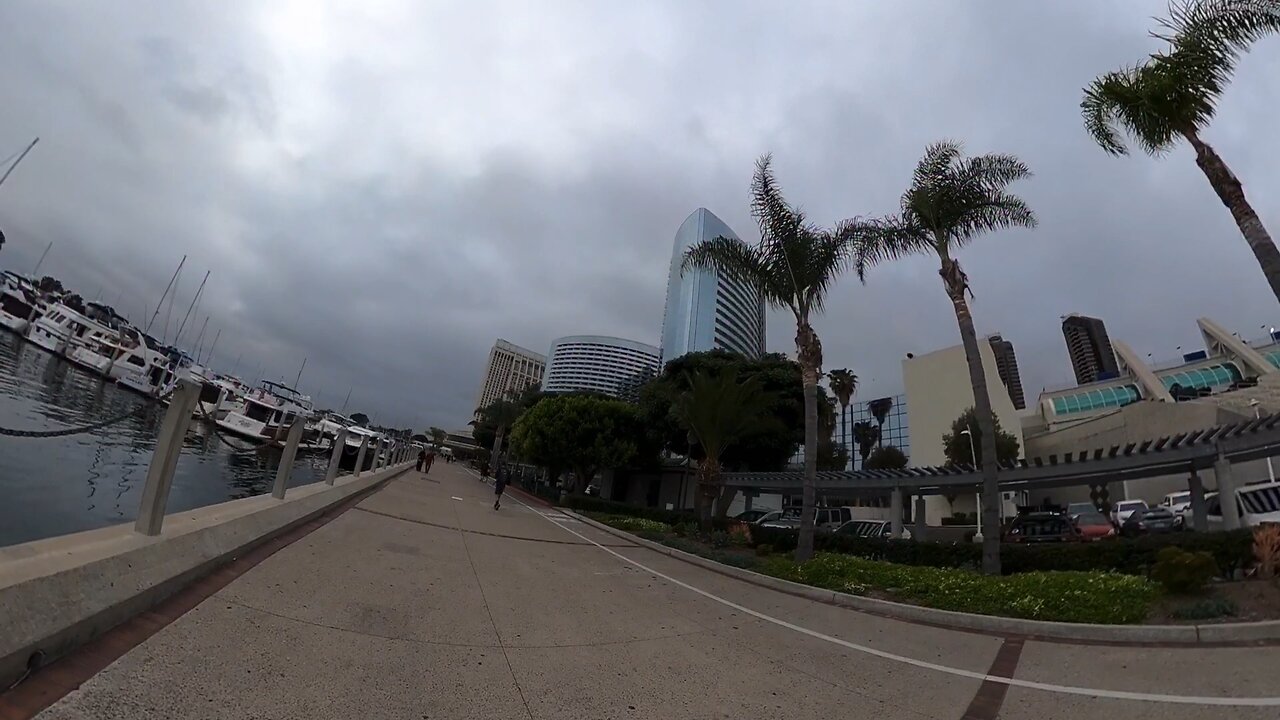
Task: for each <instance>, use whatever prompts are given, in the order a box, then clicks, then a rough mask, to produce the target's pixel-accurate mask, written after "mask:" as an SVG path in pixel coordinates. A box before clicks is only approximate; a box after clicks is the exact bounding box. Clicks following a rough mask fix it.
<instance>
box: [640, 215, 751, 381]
mask: <svg viewBox="0 0 1280 720" xmlns="http://www.w3.org/2000/svg"><path fill="white" fill-rule="evenodd" d="M717 237H727V238H733V239H734V240H739V241H740V239H739V238H738V236H737V234H736V233H734V232H733V230H732V229H730V228H729V226H728V225H726V224H725V223H724V221H723V220H721V219H720V218H718V217H716V216H715V215H713V214H712V213H711V211H710V210H708V209H706V208H698V209H697V210H694V211H693V214H691V215H689V217H687V218H685V221H684V222H683V223H681V225H680V229H679V230H677V231H676V239H675V247H674V248H673V249H672V252H671V269H670V273H669V274H668V276H667V304H666V310H665V311H664V313H663V317H662V361H663V362H667V361H669V360H674V359H675V358H678V357H680V356H681V355H684V354H686V353H691V352H700V351H704V350H714V349H716V348H720V349H723V350H731V351H733V352H736V353H741V354H742V355H745V356H747V357H750V358H755V357H759V356H760V355H762V354H764V300H762V299H761V298H760V295H759V294H758V293H756V292H754V291H752V290H751V288H749V287H747V286H746V285H744V284H742V283H740V282H736V281H734V280H730V279H729V278H725V277H721V276H720V274H719V273H717V272H715V271H710V270H701V271H699V270H690V271H688V272H686V273H684V274H683V275H681V273H680V265H681V263H683V262H684V253H685V251H686V250H688V249H689V248H691V247H693V246H694V245H697V244H698V243H700V242H702V241H703V240H712V239H714V238H717Z"/></svg>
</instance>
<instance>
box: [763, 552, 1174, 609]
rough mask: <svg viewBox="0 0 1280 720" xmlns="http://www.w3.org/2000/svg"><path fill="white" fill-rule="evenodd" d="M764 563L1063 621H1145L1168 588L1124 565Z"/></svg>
mask: <svg viewBox="0 0 1280 720" xmlns="http://www.w3.org/2000/svg"><path fill="white" fill-rule="evenodd" d="M760 570H761V572H764V573H766V574H769V575H773V576H775V577H780V578H783V579H785V580H791V581H794V582H800V583H804V584H806V585H813V586H815V587H820V588H826V589H828V590H838V591H840V592H846V593H851V594H854V595H865V594H868V593H871V592H876V593H877V594H880V595H883V596H886V597H888V598H890V599H894V600H903V601H907V602H912V603H915V604H918V605H924V606H926V607H932V608H938V609H940V610H955V611H957V612H967V613H976V614H979V615H997V616H1001V617H1015V618H1026V619H1028V620H1045V621H1058V622H1077V623H1100V624H1107V625H1121V624H1130V623H1139V622H1142V621H1143V619H1145V618H1146V616H1147V613H1148V612H1149V611H1150V609H1151V605H1152V603H1153V602H1155V600H1156V599H1157V598H1158V597H1159V595H1160V590H1159V588H1158V587H1157V586H1156V585H1155V584H1154V583H1152V582H1150V581H1148V580H1146V579H1144V578H1140V577H1134V576H1131V575H1121V574H1117V573H1103V572H1027V573H1020V574H1017V575H1007V576H1003V577H990V576H987V575H981V574H978V573H976V572H972V571H969V570H960V569H952V568H935V567H919V566H909V565H895V564H893V563H887V562H880V561H876V560H865V559H862V558H856V557H851V556H848V555H832V554H825V553H824V554H820V555H818V556H817V557H816V558H814V559H813V560H810V561H809V562H807V563H804V564H802V565H796V564H795V563H793V562H790V561H788V560H786V559H783V558H778V557H774V558H770V559H769V560H767V561H765V562H764V563H763V564H762V565H761V566H760Z"/></svg>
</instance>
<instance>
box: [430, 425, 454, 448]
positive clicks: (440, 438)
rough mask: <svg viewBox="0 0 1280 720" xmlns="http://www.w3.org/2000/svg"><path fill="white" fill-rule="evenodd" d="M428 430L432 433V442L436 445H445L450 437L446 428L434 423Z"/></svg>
mask: <svg viewBox="0 0 1280 720" xmlns="http://www.w3.org/2000/svg"><path fill="white" fill-rule="evenodd" d="M427 432H429V433H431V442H432V443H433V444H435V445H444V441H445V440H448V439H449V433H448V432H447V431H446V430H445V429H444V428H438V427H435V426H434V425H433V426H431V428H430V429H428V430H427Z"/></svg>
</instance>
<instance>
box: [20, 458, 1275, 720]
mask: <svg viewBox="0 0 1280 720" xmlns="http://www.w3.org/2000/svg"><path fill="white" fill-rule="evenodd" d="M492 502H493V495H492V489H491V488H489V487H488V486H485V485H483V484H481V483H480V482H479V481H478V480H477V479H476V478H475V476H474V475H473V474H471V473H469V472H468V471H466V470H463V469H462V468H460V467H459V466H457V465H444V464H441V463H437V465H436V467H435V468H433V470H432V472H431V475H430V477H425V476H423V475H421V474H417V473H410V474H408V475H405V476H403V477H402V478H400V479H398V480H396V481H393V482H392V483H390V484H389V485H387V486H385V487H384V488H383V489H382V490H380V491H379V492H376V493H375V494H373V495H371V496H369V497H367V498H366V499H364V500H363V501H362V502H361V503H360V504H359V505H357V506H356V507H354V508H352V509H350V510H348V511H347V512H346V513H344V514H342V515H341V516H339V517H337V518H336V519H334V520H333V521H332V522H330V523H329V524H327V525H324V526H323V527H321V528H319V529H318V530H316V531H315V532H313V533H311V534H310V535H307V536H306V537H304V538H302V539H301V540H298V541H297V542H295V543H294V544H292V545H290V546H288V547H286V548H284V549H282V550H281V551H279V552H277V553H276V554H274V555H272V556H271V557H269V558H267V559H266V560H264V561H263V562H262V563H261V564H259V565H258V566H256V567H254V568H253V569H251V570H250V571H249V572H247V573H245V574H244V575H243V576H241V577H240V578H238V579H237V580H235V581H234V582H232V583H230V584H229V585H227V586H226V587H224V588H222V589H221V590H220V591H218V592H217V593H215V594H213V595H212V596H210V597H209V598H208V599H207V600H205V601H204V602H203V603H201V604H199V605H198V606H196V607H195V608H194V609H193V610H191V611H190V612H188V613H187V614H185V615H183V616H182V617H180V618H179V619H178V620H176V621H175V622H173V623H172V624H170V625H168V626H167V627H165V628H164V629H162V630H160V631H159V632H158V633H156V634H155V635H153V636H152V637H150V638H149V639H147V640H146V641H144V642H142V643H141V644H140V645H138V646H137V647H135V648H134V649H133V650H131V651H130V652H128V653H127V654H125V655H124V656H123V657H121V658H120V659H119V660H117V661H116V662H115V663H113V664H112V665H110V666H109V667H107V668H106V669H105V670H103V671H102V672H100V673H99V674H98V675H96V676H94V677H93V678H92V679H91V680H90V681H88V682H87V683H85V684H84V685H83V686H82V687H81V688H80V689H79V690H76V691H74V692H72V693H71V694H70V695H68V696H67V697H65V698H63V699H62V700H61V701H59V702H58V703H57V704H55V705H54V706H52V707H50V708H49V709H48V710H46V711H45V712H44V713H43V714H41V716H40V717H41V718H48V719H55V718H57V719H61V718H166V719H167V718H299V719H305V720H311V719H313V718H379V719H380V718H414V719H421V718H433V719H434V718H483V719H485V720H493V719H495V718H499V719H505V718H513V719H514V718H582V719H583V720H599V719H601V718H627V719H652V720H667V719H671V718H755V717H761V718H864V717H865V718H884V719H886V720H893V719H896V718H904V719H906V718H940V719H945V720H957V719H959V718H973V719H975V720H978V719H981V718H996V717H998V718H1003V719H1021V718H1026V719H1028V720H1057V719H1059V718H1061V719H1062V720H1080V718H1086V717H1124V718H1159V719H1160V720H1183V719H1187V720H1190V719H1199V718H1218V717H1231V718H1238V719H1242V720H1245V719H1248V720H1252V719H1253V718H1258V719H1261V718H1270V719H1274V718H1276V717H1278V716H1280V707H1276V706H1270V707H1221V706H1219V707H1215V706H1212V705H1206V704H1186V703H1177V702H1171V700H1172V699H1176V698H1170V697H1166V696H1169V695H1177V696H1204V697H1205V698H1221V697H1262V698H1266V697H1275V696H1280V682H1278V681H1277V680H1276V676H1275V668H1276V667H1280V648H1277V647H1253V648H1202V649H1179V648H1137V647H1098V646H1077V645H1066V644H1057V643H1040V642H1026V643H1025V644H1024V643H1022V642H1021V641H1020V640H1015V641H1010V642H1006V640H1005V639H1004V638H999V637H991V636H987V635H979V634H972V633H963V632H953V631H948V630H941V629H937V628H933V627H927V626H921V625H914V624H910V623H903V622H898V621H894V620H888V619H883V618H878V617H874V616H868V615H864V614H861V613H857V612H853V611H850V610H844V609H840V608H835V607H830V606H826V605H822V604H818V603H814V602H811V601H808V600H803V599H800V598H796V597H792V596H789V595H785V594H781V593H777V592H774V591H771V590H765V589H762V588H758V587H755V586H753V585H749V584H746V583H743V582H741V581H738V580H734V579H730V578H727V577H725V576H722V575H718V574H715V573H711V572H708V571H706V570H702V569H699V568H696V567H693V566H691V565H689V564H687V563H683V562H680V561H678V560H675V559H672V558H669V557H666V556H663V555H660V554H658V553H655V552H652V551H649V550H646V549H643V548H638V547H635V546H628V544H627V543H625V542H624V541H622V540H620V539H618V538H616V537H614V536H612V535H608V534H605V533H602V532H599V531H597V530H594V529H592V528H589V527H586V526H585V525H584V524H583V523H580V522H577V521H573V520H571V519H569V518H567V517H566V516H564V515H562V514H561V513H558V512H556V511H554V510H550V509H546V508H541V507H530V506H526V505H524V504H522V503H521V502H519V501H518V500H517V499H516V498H513V497H511V496H508V497H507V499H506V502H504V504H503V507H502V509H501V510H499V511H496V512H495V511H494V510H493V509H492V507H491V505H492ZM593 543H598V544H599V545H601V546H606V547H599V546H597V545H596V544H593ZM612 553H617V555H616V556H615V555H614V554H612ZM635 563H638V564H640V565H643V566H644V567H645V568H648V569H649V570H652V571H653V572H656V573H659V574H661V575H662V576H664V577H659V576H657V575H655V574H653V573H651V572H649V571H646V570H644V569H641V568H640V567H637V566H636V564H635ZM744 608H745V609H748V610H749V611H750V612H746V611H744V610H743V609H744ZM841 642H844V643H849V644H853V645H855V646H857V647H863V648H870V649H871V650H873V651H874V652H873V653H868V652H866V651H865V650H860V649H854V648H851V647H849V646H848V645H844V644H840V643H841ZM989 672H990V673H993V674H996V675H1003V676H1006V677H1014V678H1016V679H1018V680H1026V681H1033V682H1036V683H1041V684H1043V685H1042V686H1037V687H1022V686H1015V687H1009V686H1008V684H1007V683H999V682H990V681H988V682H984V681H983V677H984V676H985V675H986V674H987V673H989ZM1064 688H1065V689H1064ZM1073 688H1074V689H1073ZM1079 688H1085V689H1088V690H1090V691H1091V692H1096V693H1098V694H1101V695H1104V697H1091V696H1089V695H1084V694H1080V692H1081V691H1080V690H1079ZM1006 691H1007V692H1006ZM1117 693H1138V694H1139V695H1137V696H1126V695H1117Z"/></svg>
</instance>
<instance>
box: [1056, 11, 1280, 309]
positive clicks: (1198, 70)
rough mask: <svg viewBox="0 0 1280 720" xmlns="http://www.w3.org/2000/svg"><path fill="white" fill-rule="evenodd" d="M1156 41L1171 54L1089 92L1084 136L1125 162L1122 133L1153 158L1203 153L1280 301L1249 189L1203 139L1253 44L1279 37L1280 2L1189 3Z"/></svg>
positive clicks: (1271, 245) (1276, 268) (1103, 80)
mask: <svg viewBox="0 0 1280 720" xmlns="http://www.w3.org/2000/svg"><path fill="white" fill-rule="evenodd" d="M1169 15H1170V17H1169V19H1168V20H1160V21H1159V23H1160V25H1161V28H1162V30H1161V31H1159V32H1155V33H1152V34H1153V35H1154V36H1155V37H1158V38H1160V39H1162V40H1166V41H1168V43H1169V48H1168V49H1167V50H1166V51H1164V52H1159V53H1154V54H1152V55H1151V56H1149V57H1148V58H1147V60H1146V61H1144V62H1142V63H1139V64H1138V65H1135V66H1133V67H1130V68H1125V69H1123V70H1117V71H1115V72H1110V73H1107V74H1105V75H1102V76H1099V77H1098V78H1097V79H1095V80H1094V81H1093V82H1092V83H1090V85H1089V87H1087V88H1085V91H1084V100H1082V101H1081V103H1080V111H1081V114H1082V115H1083V116H1084V126H1085V129H1087V130H1088V131H1089V134H1090V135H1092V136H1093V139H1094V140H1096V141H1097V143H1098V145H1100V146H1102V149H1103V150H1105V151H1107V152H1109V153H1111V154H1112V155H1125V154H1127V153H1128V149H1127V148H1126V147H1125V145H1124V142H1123V139H1122V137H1121V131H1122V130H1123V131H1126V132H1127V133H1128V135H1129V136H1130V137H1131V138H1132V139H1133V140H1134V141H1135V142H1136V143H1137V145H1138V146H1139V147H1141V148H1142V149H1143V150H1144V151H1146V152H1147V153H1148V154H1150V155H1162V154H1164V153H1165V152H1167V151H1168V150H1169V149H1170V148H1172V147H1173V146H1174V145H1175V144H1177V142H1178V141H1179V140H1180V139H1185V140H1186V141H1187V142H1188V143H1190V144H1191V147H1192V148H1193V149H1194V150H1195V152H1196V165H1198V166H1199V167H1200V170H1201V172H1203V173H1204V175H1205V177H1206V178H1207V179H1208V180H1209V185H1210V186H1212V187H1213V191H1214V192H1215V193H1217V195H1218V198H1219V199H1220V200H1221V201H1222V204H1223V205H1225V206H1226V207H1227V210H1229V211H1230V212H1231V217H1232V218H1233V219H1234V220H1235V222H1236V226H1237V227H1239V228H1240V234H1242V235H1244V239H1245V241H1246V242H1248V243H1249V249H1250V250H1252V251H1253V256H1254V257H1255V258H1257V260H1258V265H1260V266H1261V267H1262V273H1263V275H1265V276H1266V278H1267V282H1268V283H1269V284H1270V285H1271V292H1272V293H1274V294H1275V296H1276V299H1278V300H1280V250H1277V249H1276V244H1275V242H1274V241H1272V239H1271V235H1270V234H1269V233H1268V232H1267V229H1266V228H1265V227H1263V225H1262V220H1261V219H1260V218H1259V217H1258V214H1257V213H1256V212H1254V210H1253V206H1252V205H1250V204H1249V201H1248V200H1247V199H1246V198H1245V195H1244V186H1243V185H1241V184H1240V180H1239V179H1237V178H1236V176H1235V174H1234V173H1232V172H1231V168H1229V167H1227V164H1226V162H1224V161H1223V159H1222V158H1221V157H1220V156H1219V155H1218V153H1217V151H1216V150H1214V149H1213V147H1212V146H1211V145H1209V143H1207V142H1205V141H1204V140H1203V139H1201V137H1200V134H1201V132H1202V131H1204V129H1205V128H1206V127H1208V125H1209V122H1210V121H1212V120H1213V115H1214V111H1215V110H1216V109H1217V108H1216V106H1217V102H1218V98H1219V97H1220V96H1221V95H1222V93H1223V91H1224V90H1225V89H1226V86H1227V84H1228V83H1229V82H1230V81H1231V75H1232V73H1233V71H1234V70H1235V66H1236V62H1237V61H1238V60H1239V59H1240V56H1241V55H1242V54H1243V53H1244V52H1245V51H1247V50H1248V49H1249V46H1250V45H1251V44H1253V42H1255V41H1257V40H1260V39H1261V38H1263V37H1265V36H1267V35H1271V34H1275V33H1277V32H1280V2H1277V1H1276V0H1187V1H1185V2H1182V1H1180V2H1176V3H1174V4H1172V5H1171V6H1170V8H1169Z"/></svg>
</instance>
